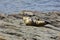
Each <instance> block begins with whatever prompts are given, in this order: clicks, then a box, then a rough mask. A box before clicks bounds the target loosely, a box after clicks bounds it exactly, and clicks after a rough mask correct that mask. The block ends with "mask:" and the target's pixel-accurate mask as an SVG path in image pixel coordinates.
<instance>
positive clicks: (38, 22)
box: [23, 17, 48, 26]
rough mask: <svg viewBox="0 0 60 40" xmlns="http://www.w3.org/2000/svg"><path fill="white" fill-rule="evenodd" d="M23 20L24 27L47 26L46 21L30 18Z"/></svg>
mask: <svg viewBox="0 0 60 40" xmlns="http://www.w3.org/2000/svg"><path fill="white" fill-rule="evenodd" d="M23 20H24V23H25V24H26V25H30V26H44V25H46V24H48V22H47V21H42V20H33V19H32V18H30V17H23Z"/></svg>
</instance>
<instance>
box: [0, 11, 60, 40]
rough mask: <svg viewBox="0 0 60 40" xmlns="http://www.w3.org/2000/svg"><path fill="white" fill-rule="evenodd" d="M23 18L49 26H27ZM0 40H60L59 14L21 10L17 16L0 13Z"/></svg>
mask: <svg viewBox="0 0 60 40" xmlns="http://www.w3.org/2000/svg"><path fill="white" fill-rule="evenodd" d="M25 16H27V17H30V18H33V19H40V20H43V21H47V22H49V23H50V24H46V25H43V26H27V25H26V24H25V23H24V21H23V17H25ZM0 40H60V12H47V13H44V12H38V11H26V10H23V11H21V12H20V13H18V14H15V13H14V14H2V13H0Z"/></svg>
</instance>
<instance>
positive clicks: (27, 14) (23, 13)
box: [20, 10, 35, 16]
mask: <svg viewBox="0 0 60 40" xmlns="http://www.w3.org/2000/svg"><path fill="white" fill-rule="evenodd" d="M20 14H21V15H24V16H35V15H34V14H33V12H32V11H26V10H23V11H22V12H21V13H20Z"/></svg>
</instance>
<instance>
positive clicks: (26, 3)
mask: <svg viewBox="0 0 60 40" xmlns="http://www.w3.org/2000/svg"><path fill="white" fill-rule="evenodd" d="M21 10H37V11H44V12H46V11H60V0H0V12H1V13H17V12H19V11H21Z"/></svg>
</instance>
